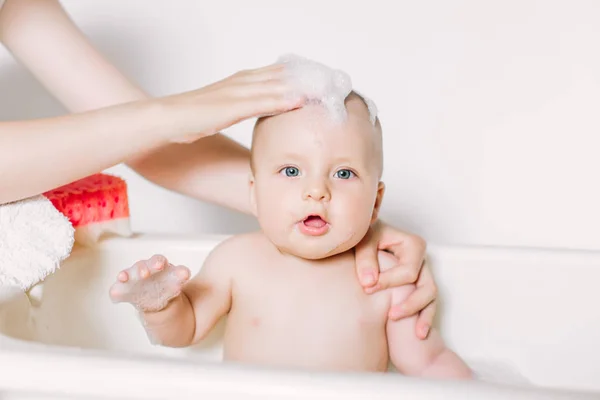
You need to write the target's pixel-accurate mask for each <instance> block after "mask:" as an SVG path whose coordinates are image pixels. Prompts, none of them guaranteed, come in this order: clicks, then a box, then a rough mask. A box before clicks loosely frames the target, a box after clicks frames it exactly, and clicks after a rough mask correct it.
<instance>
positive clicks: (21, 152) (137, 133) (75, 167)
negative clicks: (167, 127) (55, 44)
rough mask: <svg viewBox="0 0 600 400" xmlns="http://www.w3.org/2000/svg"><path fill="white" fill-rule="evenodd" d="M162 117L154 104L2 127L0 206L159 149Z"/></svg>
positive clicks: (11, 123) (0, 142)
mask: <svg viewBox="0 0 600 400" xmlns="http://www.w3.org/2000/svg"><path fill="white" fill-rule="evenodd" d="M161 113H162V111H161V110H160V108H159V107H157V106H156V105H154V104H152V103H130V104H125V105H121V106H119V107H111V108H105V109H101V110H97V111H90V112H87V113H82V114H74V115H67V116H63V117H56V118H44V119H37V120H31V121H15V122H0V204H2V203H6V202H9V201H15V200H19V199H22V198H25V197H30V196H33V195H36V194H40V193H42V192H44V191H47V190H50V189H53V188H55V187H58V186H61V185H63V184H66V183H69V182H72V181H74V180H77V179H80V178H83V177H85V176H87V175H90V174H93V173H96V172H98V171H101V170H103V169H106V168H109V167H111V166H113V165H115V164H118V163H120V162H122V161H123V160H125V159H126V158H127V157H129V156H131V155H132V154H136V153H137V152H143V151H150V150H151V149H152V148H155V147H158V146H162V145H163V144H164V143H165V140H164V139H161V137H162V136H161V127H160V123H161V122H160V121H161V120H162V119H163V118H162V117H161V116H160V114H161ZM155 121H156V122H155ZM142 144H143V145H142Z"/></svg>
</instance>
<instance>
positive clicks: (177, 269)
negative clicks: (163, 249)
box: [109, 255, 190, 312]
mask: <svg viewBox="0 0 600 400" xmlns="http://www.w3.org/2000/svg"><path fill="white" fill-rule="evenodd" d="M189 278H190V270H189V269H187V268H186V267H184V266H174V265H171V264H169V262H168V261H167V259H166V258H165V257H163V256H160V255H154V256H152V257H151V258H150V259H148V260H141V261H138V262H136V263H135V264H133V266H132V267H130V268H128V269H126V270H123V271H121V272H120V273H119V275H118V276H117V282H115V283H114V284H113V285H112V287H111V288H110V291H109V295H110V298H111V300H112V301H113V302H114V303H122V302H126V303H131V304H132V305H133V306H134V307H135V308H137V309H138V310H140V311H143V312H156V311H160V310H162V309H163V308H165V307H166V306H167V304H168V303H169V300H171V299H173V298H175V297H177V296H179V295H180V294H181V289H182V287H183V285H184V284H185V282H187V280H188V279H189Z"/></svg>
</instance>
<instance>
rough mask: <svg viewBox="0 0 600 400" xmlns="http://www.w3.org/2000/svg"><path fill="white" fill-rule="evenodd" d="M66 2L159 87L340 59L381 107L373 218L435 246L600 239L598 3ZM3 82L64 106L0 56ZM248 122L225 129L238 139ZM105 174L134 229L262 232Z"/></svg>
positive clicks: (4, 87)
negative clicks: (119, 183)
mask: <svg viewBox="0 0 600 400" xmlns="http://www.w3.org/2000/svg"><path fill="white" fill-rule="evenodd" d="M64 5H65V6H66V8H67V10H68V11H69V12H70V13H71V15H72V16H73V18H74V19H75V20H76V22H78V24H79V25H80V26H81V28H82V29H83V30H84V31H85V32H86V33H87V34H88V35H89V37H90V38H91V39H92V40H93V42H95V43H96V44H97V46H98V47H99V48H100V49H101V50H102V51H103V52H105V54H106V55H107V56H108V57H109V58H110V59H112V60H113V61H114V62H115V63H116V64H117V65H118V66H119V67H120V68H122V70H123V71H125V72H126V73H127V74H128V75H129V76H130V77H132V78H133V79H136V80H137V81H138V82H139V83H140V84H141V85H142V86H143V87H145V88H146V89H147V90H149V91H150V92H151V93H152V94H155V95H160V94H167V93H172V92H176V91H183V90H189V89H193V88H196V87H198V86H201V85H205V84H208V83H210V82H212V81H215V80H218V79H221V78H223V77H225V76H227V75H229V74H231V73H233V72H235V71H237V70H239V69H244V68H249V67H255V66H261V65H264V64H267V63H270V62H272V61H274V60H275V59H276V57H277V56H278V55H280V54H281V53H287V52H295V53H299V54H302V55H305V56H308V57H311V58H314V59H317V60H319V61H322V62H325V63H327V64H329V65H331V66H334V67H338V68H342V69H345V70H346V71H347V72H348V73H349V74H350V75H351V77H352V78H353V81H354V83H355V87H356V88H357V89H359V90H363V91H364V92H365V93H366V94H367V95H369V96H370V97H372V98H373V99H374V100H375V101H376V102H377V104H378V106H379V108H380V112H381V114H380V116H381V118H382V123H383V126H384V132H385V143H386V150H385V155H386V164H385V167H386V172H385V175H384V179H385V180H386V182H387V187H388V191H387V195H386V198H385V201H384V210H383V218H384V219H386V220H387V221H390V222H392V223H394V224H396V225H397V226H400V227H403V228H405V229H408V230H411V231H413V232H417V233H419V234H421V235H423V236H424V237H425V238H426V239H427V240H428V241H430V242H432V243H433V242H436V243H472V244H503V245H524V246H560V247H572V248H588V249H600V190H599V189H598V186H599V182H598V181H599V180H598V171H599V170H600V158H598V157H596V152H597V149H598V147H599V144H600V140H599V139H598V135H599V133H600V118H599V115H600V28H599V24H598V22H599V21H600V2H598V1H596V0H588V1H566V0H565V1H556V0H555V1H549V0H546V1H542V0H540V1H533V0H510V1H495V2H490V1H479V0H455V1H452V2H448V1H444V0H430V1H420V2H414V1H395V2H391V1H388V0H385V1H384V0H376V1H375V0H371V1H369V2H362V1H361V2H352V1H341V0H338V1H322V0H320V1H315V0H303V1H301V2H291V1H277V0H253V1H247V0H236V1H218V2H217V1H211V2H208V1H192V0H171V1H159V0H127V1H122V0H103V1H92V0H64ZM59 56H60V55H59ZM0 88H1V89H0V90H1V92H0V118H1V119H16V118H26V117H37V116H41V115H52V114H57V113H61V112H63V110H62V108H61V107H60V106H58V104H57V103H56V102H54V101H53V100H52V98H50V97H49V96H48V95H47V94H46V93H45V92H44V91H43V90H42V89H41V88H40V86H39V85H38V84H37V83H35V82H34V81H33V80H32V79H31V77H30V76H29V75H28V74H27V73H26V72H25V71H23V70H22V69H21V68H20V67H19V66H17V65H16V64H14V63H13V61H12V60H11V59H10V58H9V56H8V54H7V53H6V52H5V51H4V50H0ZM251 123H252V121H249V122H247V123H243V124H241V125H239V126H237V127H234V128H232V129H230V130H228V131H227V133H228V134H230V135H231V136H232V137H234V138H235V139H236V140H239V141H241V142H242V143H245V144H249V139H250V126H251ZM82 134H85V132H82ZM109 171H111V172H116V173H119V174H120V175H122V176H124V177H125V178H127V179H128V181H129V185H130V188H131V193H130V196H131V204H132V212H133V223H134V228H135V229H136V230H143V231H157V230H160V231H170V232H173V231H182V232H192V231H195V232H219V233H231V232H239V231H243V230H247V229H251V228H255V227H256V225H255V223H254V221H253V219H252V218H250V217H242V216H239V215H236V214H234V213H229V212H225V211H224V210H221V209H219V208H216V207H212V206H208V205H205V204H201V203H199V202H197V201H194V200H190V199H185V198H182V197H180V196H178V195H175V194H173V193H170V192H167V191H165V190H162V189H159V188H157V187H154V186H153V185H151V184H149V183H147V182H145V181H143V180H141V179H140V178H138V177H137V176H135V175H134V174H132V173H131V172H130V171H128V170H126V169H125V168H123V167H120V166H118V167H116V168H113V169H111V170H109ZM167 204H168V205H169V206H168V207H167V206H165V205H167Z"/></svg>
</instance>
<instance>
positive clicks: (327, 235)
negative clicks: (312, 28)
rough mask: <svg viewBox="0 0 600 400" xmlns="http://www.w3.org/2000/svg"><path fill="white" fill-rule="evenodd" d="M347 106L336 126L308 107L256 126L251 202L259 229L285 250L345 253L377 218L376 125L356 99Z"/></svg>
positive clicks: (304, 254)
mask: <svg viewBox="0 0 600 400" xmlns="http://www.w3.org/2000/svg"><path fill="white" fill-rule="evenodd" d="M346 106H347V109H348V118H347V119H346V121H345V122H343V123H341V124H339V123H338V124H334V123H332V122H331V120H329V117H328V116H327V115H326V114H325V111H324V109H323V108H322V107H321V106H318V105H312V106H305V107H303V108H301V109H299V110H295V111H292V112H288V113H285V114H281V115H278V116H276V117H271V118H267V119H265V120H263V121H261V122H260V123H259V124H258V125H257V127H256V130H255V137H254V143H253V177H252V179H251V182H250V185H251V197H252V203H253V205H254V209H255V213H256V216H257V218H258V221H259V224H260V226H261V228H262V230H263V231H264V233H265V234H266V235H267V236H268V237H269V238H270V240H271V241H273V243H274V244H275V245H276V246H277V247H278V248H279V249H280V250H281V251H283V252H285V253H289V254H293V255H296V256H299V257H303V258H307V259H319V258H324V257H327V256H331V255H334V254H338V253H341V252H344V251H346V250H348V249H350V248H352V247H354V246H355V245H356V244H357V243H358V242H359V241H360V240H361V239H362V238H363V237H364V235H365V234H366V232H367V230H368V228H369V226H370V224H371V223H372V222H373V221H374V220H375V219H376V218H377V212H378V209H379V206H380V204H381V198H382V196H383V191H384V186H383V183H381V182H380V181H379V179H380V176H381V157H382V156H381V132H380V131H379V130H378V129H380V128H379V127H377V128H376V127H374V126H373V125H372V124H371V122H370V121H369V114H368V111H367V108H366V106H365V105H364V103H363V102H362V101H361V100H360V99H359V98H356V97H350V98H349V99H348V100H347V102H346Z"/></svg>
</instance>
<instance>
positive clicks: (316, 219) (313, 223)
mask: <svg viewBox="0 0 600 400" xmlns="http://www.w3.org/2000/svg"><path fill="white" fill-rule="evenodd" d="M302 222H303V223H304V225H306V226H308V227H311V228H322V227H324V226H325V225H327V221H325V220H324V219H323V218H321V216H320V215H309V216H308V217H306V218H305V219H304V221H302Z"/></svg>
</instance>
